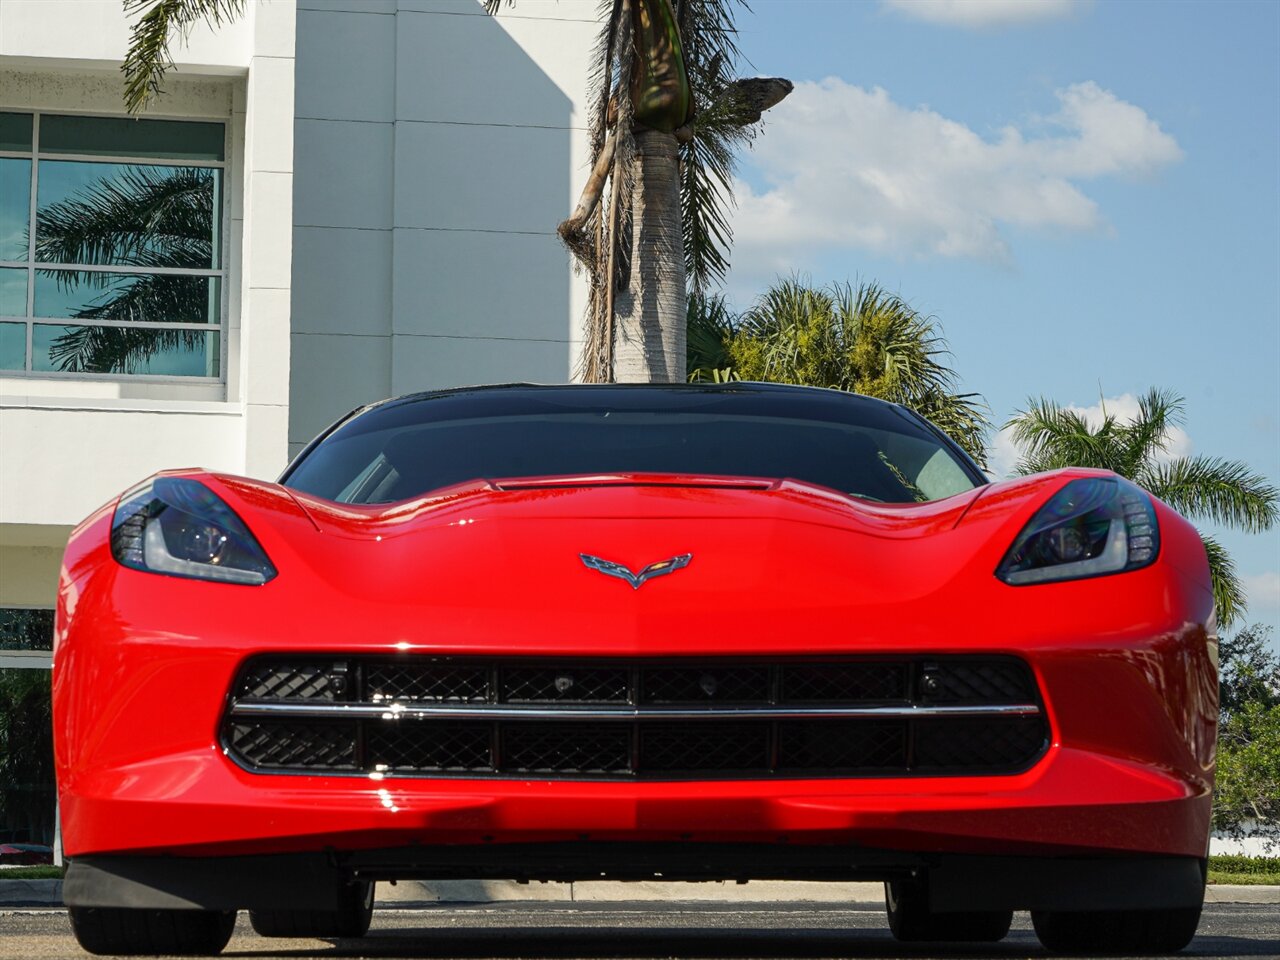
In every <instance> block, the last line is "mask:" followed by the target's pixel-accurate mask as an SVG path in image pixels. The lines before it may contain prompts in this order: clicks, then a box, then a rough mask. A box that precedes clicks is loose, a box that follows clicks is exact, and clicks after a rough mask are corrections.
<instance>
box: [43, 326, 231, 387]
mask: <svg viewBox="0 0 1280 960" xmlns="http://www.w3.org/2000/svg"><path fill="white" fill-rule="evenodd" d="M31 350H32V356H31V365H32V369H34V370H39V371H42V372H43V371H49V372H63V373H131V374H137V375H140V376H153V377H216V376H218V375H219V370H220V365H219V359H220V358H219V353H218V351H219V339H218V334H217V332H216V331H213V330H163V329H156V328H154V327H60V326H52V325H47V324H39V323H38V324H36V326H35V330H34V331H33V334H32V344H31Z"/></svg>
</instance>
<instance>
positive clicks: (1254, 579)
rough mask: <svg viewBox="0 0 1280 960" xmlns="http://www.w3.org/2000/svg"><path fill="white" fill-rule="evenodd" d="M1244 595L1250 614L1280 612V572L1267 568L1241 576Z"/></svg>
mask: <svg viewBox="0 0 1280 960" xmlns="http://www.w3.org/2000/svg"><path fill="white" fill-rule="evenodd" d="M1241 580H1242V581H1243V582H1244V595H1245V597H1246V599H1247V600H1248V602H1249V612H1250V613H1251V614H1260V613H1272V614H1275V613H1280V572H1277V571H1275V570H1268V571H1266V572H1265V573H1259V574H1256V575H1254V576H1250V577H1241Z"/></svg>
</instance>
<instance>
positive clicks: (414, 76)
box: [396, 3, 591, 127]
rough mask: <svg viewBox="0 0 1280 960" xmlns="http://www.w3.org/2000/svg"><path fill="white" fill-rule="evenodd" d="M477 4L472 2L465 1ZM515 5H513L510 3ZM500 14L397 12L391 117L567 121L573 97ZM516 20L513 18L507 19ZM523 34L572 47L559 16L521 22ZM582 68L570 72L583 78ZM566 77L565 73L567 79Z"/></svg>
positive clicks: (530, 122) (560, 48)
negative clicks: (578, 72) (579, 72)
mask: <svg viewBox="0 0 1280 960" xmlns="http://www.w3.org/2000/svg"><path fill="white" fill-rule="evenodd" d="M471 8H472V9H473V10H480V7H479V5H478V4H474V3H472V4H471ZM516 9H517V10H518V9H519V6H517V8H516ZM504 16H505V11H504V12H503V13H501V14H499V16H498V17H496V18H495V17H489V16H486V15H484V13H483V11H481V12H480V15H479V16H450V15H444V14H440V13H413V12H410V11H408V10H406V9H404V8H402V9H401V12H400V14H399V16H398V17H397V18H396V34H397V56H396V116H397V119H401V120H434V121H447V122H453V123H467V124H475V123H492V124H516V125H520V126H552V127H567V126H569V125H570V120H571V114H572V111H573V101H572V99H571V98H570V96H569V95H567V94H566V92H565V87H564V86H562V85H561V84H559V83H557V82H556V80H555V79H554V78H552V77H551V76H550V75H549V74H548V72H547V70H546V69H545V65H544V64H543V63H540V62H539V61H538V60H536V59H534V58H533V57H532V56H530V52H529V51H528V50H527V49H525V48H524V47H522V46H521V44H520V43H519V42H518V41H517V40H516V39H515V38H514V37H513V36H512V35H511V33H509V32H508V29H509V27H508V25H507V24H506V23H505V21H504ZM512 22H513V23H514V21H512ZM520 23H521V25H522V28H521V30H520V33H522V34H526V35H528V34H538V35H540V36H541V37H542V38H544V39H546V40H548V41H551V40H552V39H553V38H554V41H555V42H556V43H557V45H558V51H559V52H563V51H564V50H568V49H571V48H572V40H573V35H574V34H576V33H579V32H585V33H586V34H587V40H588V42H590V32H591V30H590V29H589V30H588V31H581V30H580V29H578V30H574V29H569V30H564V29H561V28H563V27H567V26H568V27H572V26H573V25H570V24H565V23H560V22H555V23H551V22H546V21H536V20H535V21H529V20H522V21H520ZM583 77H585V74H583V75H581V76H579V77H577V78H575V80H576V84H577V85H578V86H581V85H582V79H583ZM566 79H567V78H566Z"/></svg>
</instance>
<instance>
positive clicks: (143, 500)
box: [111, 477, 276, 585]
mask: <svg viewBox="0 0 1280 960" xmlns="http://www.w3.org/2000/svg"><path fill="white" fill-rule="evenodd" d="M111 554H112V556H114V557H115V558H116V559H117V560H119V561H120V562H121V563H122V564H124V565H125V566H126V567H132V568H133V569H134V570H146V571H148V572H149V573H162V574H166V575H168V576H171V577H192V578H195V579H197V580H218V581H221V582H223V583H244V584H251V585H256V584H263V583H266V582H267V581H268V580H270V579H271V578H272V577H274V576H275V575H276V568H275V567H273V566H272V565H271V561H270V560H268V559H267V554H266V552H265V551H264V550H263V549H262V547H261V546H260V545H259V544H258V541H257V540H255V539H254V537H253V534H252V533H250V532H249V528H248V527H246V526H245V524H244V521H243V520H241V519H240V518H239V517H238V516H236V514H235V511H233V510H232V509H231V508H230V507H229V506H227V505H226V504H225V503H224V502H223V501H222V499H221V498H219V497H218V495H217V494H216V493H214V492H213V491H212V490H210V489H209V488H208V487H206V486H205V485H204V484H203V483H200V482H199V481H198V480H191V479H187V478H184V477H156V478H155V479H154V480H151V481H150V482H148V483H146V484H145V485H143V486H141V487H139V488H137V489H135V490H131V491H130V492H129V493H126V494H125V495H124V496H123V497H121V498H120V504H119V506H117V507H116V512H115V517H114V518H113V519H112V521H111Z"/></svg>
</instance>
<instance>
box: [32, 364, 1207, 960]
mask: <svg viewBox="0 0 1280 960" xmlns="http://www.w3.org/2000/svg"><path fill="white" fill-rule="evenodd" d="M1212 609H1213V604H1212V598H1211V595H1210V590H1209V573H1208V566H1207V562H1206V559H1205V552H1204V548H1203V546H1202V545H1201V541H1200V539H1199V537H1198V536H1197V534H1196V531H1195V530H1194V529H1193V528H1192V527H1191V525H1190V524H1189V523H1187V522H1186V521H1185V520H1183V519H1182V518H1181V517H1180V516H1178V515H1177V514H1176V513H1174V512H1173V511H1172V510H1170V509H1169V508H1168V507H1167V506H1166V505H1165V504H1163V503H1161V502H1160V501H1158V500H1155V499H1154V498H1152V497H1150V496H1149V495H1148V494H1146V493H1145V492H1144V491H1142V490H1140V489H1139V488H1137V487H1135V486H1133V485H1132V484H1130V483H1129V482H1128V481H1126V480H1124V479H1122V478H1120V477H1117V476H1115V475H1113V474H1109V473H1104V472H1099V471H1092V470H1063V471H1056V472H1053V473H1047V474H1042V475H1039V476H1034V477H1026V478H1021V479H1017V480H1010V481H1005V482H1001V483H989V482H988V481H987V479H986V478H985V477H984V476H983V474H982V473H981V471H979V469H978V468H977V467H976V466H975V465H974V463H973V462H972V461H971V460H970V459H969V458H968V457H966V456H965V455H964V453H963V452H961V450H960V449H959V448H957V446H956V445H955V444H954V443H952V442H951V441H950V440H949V439H947V437H945V436H944V435H943V434H942V433H941V432H940V431H938V430H937V429H936V428H934V427H933V426H931V425H930V424H929V423H928V422H926V421H925V420H923V419H921V418H920V417H918V416H917V415H915V414H914V413H912V412H911V411H910V410H906V409H904V408H902V407H899V406H896V405H894V404H889V403H883V402H880V401H877V400H871V399H867V398H865V397H858V396H852V395H849V394H845V393H840V392H836V391H829V390H816V389H807V388H797V387H785V386H777V385H765V384H728V385H707V386H698V385H693V386H690V385H682V386H669V387H668V386H563V387H538V386H519V385H518V386H505V387H487V388H474V389H465V390H454V391H442V392H434V393H424V394H417V395H413V396H407V397H401V398H399V399H395V400H389V401H386V402H384V403H379V404H374V405H373V406H369V407H365V408H363V409H361V410H357V411H356V412H354V413H352V414H351V415H350V416H348V417H346V418H345V419H343V420H342V421H340V422H339V423H337V424H336V425H335V426H333V427H332V428H330V429H329V430H328V431H327V432H325V433H324V434H323V435H322V436H321V437H319V438H318V439H317V440H315V441H314V442H313V443H312V444H311V445H310V446H309V447H307V449H306V450H304V451H303V452H302V453H301V454H300V455H299V456H298V458H297V459H296V460H295V461H294V462H293V464H292V465H291V466H290V467H289V469H288V470H287V471H286V472H285V474H284V476H283V477H282V478H281V479H280V481H279V482H278V483H266V482H263V481H258V480H249V479H245V478H243V477H232V476H225V475H221V474H214V473H209V472H206V471H201V470H177V471H168V472H165V473H161V474H158V475H156V476H154V477H152V478H151V479H149V480H147V481H145V482H143V483H141V484H139V485H138V486H137V487H135V488H133V489H132V490H129V491H127V492H125V493H124V494H122V495H121V496H120V498H119V499H118V500H115V501H113V502H111V503H109V504H107V505H105V506H104V507H102V508H101V509H100V510H99V511H97V512H96V513H95V514H94V515H93V516H91V517H89V518H88V519H87V520H86V521H85V522H84V523H83V524H81V525H80V526H79V527H78V528H77V530H76V531H75V533H74V534H73V535H72V537H71V541H70V543H69V545H68V547H67V552H66V559H65V561H64V565H63V570H62V580H61V586H60V590H59V600H58V618H57V631H56V632H57V637H56V646H55V652H54V710H55V721H56V750H57V762H58V781H59V784H58V785H59V791H60V797H61V809H62V824H63V834H62V835H63V843H64V846H65V850H66V853H67V855H68V857H69V858H70V867H69V869H68V872H67V878H66V882H65V886H64V896H65V899H66V902H67V904H68V905H69V907H70V911H71V919H72V923H73V926H74V929H75V931H76V935H77V937H78V938H79V940H80V943H81V944H82V945H83V946H84V947H85V948H87V949H88V950H91V951H93V952H97V953H121V954H130V953H147V952H157V951H159V952H189V953H216V952H217V951H218V950H220V949H221V948H222V947H223V946H225V944H226V942H227V940H228V937H229V936H230V932H231V927H232V924H233V922H234V918H235V911H236V910H240V909H248V910H249V911H250V915H251V918H252V921H253V924H254V927H255V928H256V929H257V930H258V931H259V932H260V933H264V934H269V935H270V934H277V935H298V934H307V933H310V934H313V935H317V936H359V935H361V934H362V933H364V932H365V931H366V930H367V928H368V925H369V918H370V914H371V910H372V890H373V884H374V883H375V882H376V881H378V880H384V879H395V878H433V879H439V878H516V879H527V880H573V879H582V878H588V877H590V878H599V877H611V878H620V879H641V878H652V877H659V876H660V877H663V878H667V879H689V880H709V879H734V880H747V879H756V878H806V879H821V880H857V879H877V880H884V881H885V883H886V890H887V897H886V899H887V902H888V912H889V921H890V926H891V928H892V931H893V934H894V935H895V936H896V937H898V938H899V939H902V940H969V941H996V940H999V939H1000V938H1002V937H1003V936H1004V935H1005V933H1006V932H1007V930H1008V928H1009V923H1010V917H1011V912H1012V911H1013V910H1030V911H1031V912H1032V917H1033V919H1034V923H1035V928H1036V931H1037V933H1038V934H1039V936H1040V939H1041V940H1042V941H1043V942H1044V943H1045V945H1046V946H1048V947H1050V948H1051V949H1055V950H1080V949H1085V950H1105V951H1112V952H1126V951H1129V952H1142V951H1150V950H1158V951H1169V950H1177V949H1180V948H1181V947H1183V946H1184V945H1185V944H1186V943H1187V942H1188V941H1189V940H1190V939H1191V937H1192V936H1193V934H1194V932H1195V928H1196V923H1197V920H1198V917H1199V913H1200V904H1201V900H1202V897H1203V890H1204V876H1205V874H1204V865H1205V853H1206V846H1207V838H1208V830H1209V813H1210V795H1211V790H1212V784H1213V764H1214V736H1215V721H1216V717H1217V678H1216V669H1215V662H1216V644H1217V638H1216V635H1215V627H1214V621H1213V615H1212Z"/></svg>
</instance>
